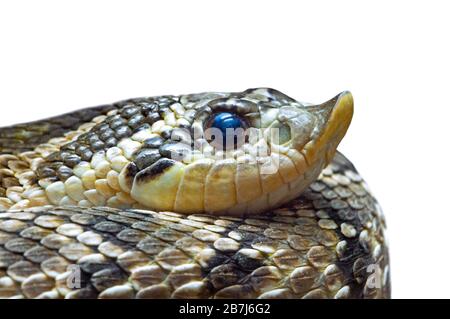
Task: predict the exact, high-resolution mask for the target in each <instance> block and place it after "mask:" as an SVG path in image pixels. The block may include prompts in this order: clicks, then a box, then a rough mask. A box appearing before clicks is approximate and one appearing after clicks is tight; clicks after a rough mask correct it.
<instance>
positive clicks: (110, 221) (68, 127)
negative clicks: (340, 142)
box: [0, 89, 390, 298]
mask: <svg viewBox="0 0 450 319" xmlns="http://www.w3.org/2000/svg"><path fill="white" fill-rule="evenodd" d="M224 97H226V98H229V97H233V98H237V99H241V98H242V99H244V100H245V99H249V100H251V101H253V102H254V103H256V105H257V106H258V108H259V112H260V115H261V114H263V113H264V112H266V110H270V109H271V108H274V107H275V108H276V107H279V106H280V105H286V104H292V105H297V106H298V105H300V104H298V103H297V102H296V101H294V100H293V99H291V98H289V97H287V96H286V95H284V94H282V93H281V92H278V91H276V90H272V89H249V90H247V91H244V92H240V93H204V94H194V95H185V96H180V97H175V96H160V97H154V98H153V97H151V98H139V99H131V100H127V101H122V102H118V103H114V104H111V105H104V106H100V107H95V108H90V109H84V110H81V111H77V112H73V113H70V114H65V115H61V116H58V117H54V118H50V119H46V120H42V121H38V122H34V123H28V124H21V125H15V126H12V127H7V128H0V298H389V297H390V278H389V273H390V270H389V257H388V249H387V243H386V241H385V236H384V232H385V221H384V217H383V215H382V212H381V209H380V207H379V205H378V204H377V202H376V200H375V199H374V198H373V196H372V195H371V193H370V192H369V190H368V188H367V185H366V184H365V183H364V181H363V180H362V178H361V177H360V176H359V174H358V173H357V171H356V170H355V168H354V167H353V165H352V164H351V163H350V162H349V161H348V160H347V159H346V158H345V157H344V156H343V155H341V154H340V153H337V154H336V155H335V156H334V159H333V160H332V162H331V164H330V165H328V167H326V168H325V169H324V170H323V171H322V173H321V174H320V176H319V177H318V179H317V180H316V181H315V182H313V183H312V184H311V185H309V187H308V188H307V189H306V190H305V191H304V192H303V193H302V195H300V196H299V197H297V198H295V199H294V200H291V201H289V202H288V203H285V204H283V205H282V206H281V207H279V208H278V209H275V210H270V211H266V212H265V213H262V214H257V215H252V216H246V217H231V216H229V215H227V216H222V215H219V216H217V215H215V216H208V215H201V214H192V215H182V214H178V213H175V212H154V211H149V210H143V209H142V207H140V205H139V204H138V203H136V202H135V201H133V200H132V199H131V198H130V196H128V195H127V194H125V193H124V192H123V191H120V187H118V186H117V185H116V184H117V179H118V177H117V176H118V175H119V173H118V171H120V169H121V167H123V165H125V164H127V163H129V162H133V163H134V164H133V163H131V164H130V165H131V167H133V165H135V166H136V167H137V168H139V169H145V168H147V167H149V166H151V165H156V164H154V163H155V161H156V162H157V161H159V160H166V159H164V158H165V157H167V155H166V153H167V149H166V147H167V146H170V145H171V144H172V142H173V141H172V140H171V139H172V138H173V136H174V135H173V134H171V131H172V133H173V131H175V130H178V129H179V128H190V127H191V125H192V123H193V120H192V119H193V118H194V117H195V116H196V115H198V112H194V113H193V112H190V110H189V107H190V105H195V104H196V103H200V104H201V103H202V102H204V101H207V100H209V99H215V98H219V99H222V98H224ZM241 107H245V104H242V105H241ZM185 111H186V112H185ZM189 112H190V113H189ZM200 113H201V112H200ZM174 114H181V115H180V116H179V117H178V118H177V121H176V123H175V122H174V116H173V115H174ZM161 121H165V122H166V124H167V125H164V126H158V125H157V124H158V123H161ZM172 122H173V124H170V123H172ZM347 124H348V123H347ZM154 126H158V127H159V128H160V130H159V131H158V136H157V137H156V138H155V137H151V138H148V135H146V134H147V133H145V132H146V131H148V130H149V128H150V127H151V128H152V130H153V128H154ZM143 133H145V134H143ZM142 135H144V136H147V138H146V139H142V141H141V140H140V139H139V138H141V137H142ZM175 135H176V134H175ZM136 136H137V139H135V140H138V141H140V143H141V144H142V145H140V144H139V143H136V142H134V141H130V138H131V137H136ZM176 136H178V137H181V138H183V135H182V134H181V135H176ZM124 139H125V140H129V142H127V143H125V145H123V147H122V150H118V149H117V147H116V146H118V145H119V146H120V142H121V141H123V140H124ZM136 144H138V146H139V145H140V146H139V147H137V146H136ZM133 147H137V148H136V149H135V150H134V151H133V152H132V153H131V151H129V149H130V148H131V149H132V148H133ZM111 149H113V150H115V151H114V152H112V151H111ZM180 150H181V149H180ZM127 151H129V153H130V154H129V155H128V156H127V155H126V153H127ZM99 152H100V153H101V152H107V155H108V154H109V152H110V153H112V154H109V155H111V156H110V157H109V156H107V158H106V159H105V158H104V156H103V159H102V160H101V161H98V159H96V156H97V155H98V153H99ZM96 154H97V155H96ZM121 154H123V155H125V156H127V158H125V157H124V156H122V155H121ZM161 157H162V158H161ZM89 161H90V164H89ZM94 162H97V163H101V164H102V165H100V164H99V165H94ZM86 165H87V166H89V165H91V166H89V168H90V169H88V170H87V171H85V170H84V169H85V167H86ZM117 167H119V169H117ZM93 168H95V171H94V170H93ZM114 169H116V171H115V172H114ZM80 172H81V173H80ZM318 172H319V171H317V173H318ZM129 173H130V174H132V173H133V171H132V170H130V172H129ZM77 174H78V175H79V178H80V180H82V182H83V183H84V186H85V187H86V189H85V188H83V187H81V189H83V191H86V192H85V193H84V195H83V193H80V192H77V191H75V190H74V189H73V188H74V185H75V186H77V184H76V183H70V184H71V188H69V187H66V188H64V187H62V185H65V186H67V184H69V181H75V182H78V183H79V182H80V180H79V179H77V178H75V176H74V175H77ZM81 175H82V176H81ZM315 176H317V175H315ZM110 177H111V178H110ZM125 181H126V179H125ZM63 183H66V184H63ZM88 184H91V187H87V186H86V185H88ZM119 186H120V185H119ZM50 189H51V190H50ZM78 190H79V189H78ZM64 192H66V193H64ZM109 193H111V194H110V197H111V196H112V197H111V198H110V199H109V200H108V201H106V199H105V198H107V195H108V194H109ZM75 195H76V196H75ZM162 195H163V194H162ZM74 198H75V199H76V198H78V203H79V205H76V206H74V205H73V203H77V202H76V201H74ZM55 203H59V204H55ZM95 203H98V204H97V205H96V204H95ZM50 204H53V205H50ZM62 204H64V205H62ZM69 204H71V205H69ZM105 204H106V205H105ZM83 206H85V207H83ZM105 206H110V207H105ZM125 206H127V207H125ZM113 207H116V208H113Z"/></svg>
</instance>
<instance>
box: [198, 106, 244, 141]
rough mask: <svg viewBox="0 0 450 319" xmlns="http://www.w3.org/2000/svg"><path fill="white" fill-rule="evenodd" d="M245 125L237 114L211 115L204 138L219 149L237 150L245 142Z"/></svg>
mask: <svg viewBox="0 0 450 319" xmlns="http://www.w3.org/2000/svg"><path fill="white" fill-rule="evenodd" d="M247 127H248V125H247V123H246V122H245V121H244V120H243V119H242V118H241V117H239V116H238V115H237V114H234V113H229V112H221V113H216V114H213V115H212V117H211V118H210V120H209V121H208V122H207V125H206V130H205V133H206V138H208V140H209V141H210V142H211V143H212V144H213V145H214V146H215V147H217V148H219V149H232V148H238V147H239V146H240V145H242V144H243V142H244V141H245V130H246V128H247Z"/></svg>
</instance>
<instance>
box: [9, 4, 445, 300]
mask: <svg viewBox="0 0 450 319" xmlns="http://www.w3.org/2000/svg"><path fill="white" fill-rule="evenodd" d="M449 9H450V8H449V6H448V5H446V3H445V1H423V2H417V1H380V0H378V1H373V2H371V3H369V2H363V1H310V2H308V3H301V2H300V1H273V2H268V1H262V0H258V1H232V0H227V1H222V2H219V1H168V0H165V1H159V2H150V1H121V2H119V1H111V0H109V1H80V0H79V1H76V2H72V4H69V3H68V2H64V3H63V2H62V1H45V0H41V1H20V0H16V1H10V2H8V4H6V1H5V2H2V3H1V4H0V101H1V102H0V110H1V112H0V114H1V115H0V125H2V126H3V125H8V124H14V123H17V122H24V121H28V120H35V119H39V118H43V117H46V116H50V115H56V114H59V113H62V112H67V111H70V110H73V109H77V108H80V107H86V106H95V105H99V104H103V103H108V102H114V101H117V100H121V99H125V98H130V97H138V96H148V95H160V94H166V93H168V94H181V93H192V92H199V91H209V90H213V91H214V90H215V91H240V90H243V89H246V88H248V87H257V86H269V87H273V88H276V89H278V90H281V91H283V92H284V93H286V94H288V95H290V96H292V97H294V98H297V99H299V100H304V101H310V102H322V101H325V100H327V99H329V98H331V97H333V96H334V95H336V94H337V93H338V92H340V91H342V90H350V91H352V93H353V94H354V98H355V116H354V119H353V123H352V125H351V128H350V130H349V132H348V133H347V136H346V137H345V139H344V141H343V142H342V144H341V147H340V150H341V151H343V152H344V153H345V154H346V155H347V156H348V157H349V158H350V159H351V160H352V161H353V162H354V163H355V165H356V166H357V168H358V169H359V170H360V172H361V173H362V175H363V176H364V177H365V179H366V180H367V182H368V183H369V185H370V186H371V189H372V190H373V192H374V193H375V195H376V196H377V197H378V199H379V201H380V203H381V205H382V207H384V211H385V214H386V216H387V221H388V234H389V240H390V247H391V248H390V249H391V259H392V283H393V296H394V297H396V298H410V297H450V291H449V290H448V287H449V285H450V276H449V275H448V272H447V268H448V265H449V262H450V257H449V255H450V251H449V236H450V209H449V207H450V173H449V172H450V168H449V163H448V161H449V155H450V152H449V142H448V140H449V138H450V134H449V116H450V102H449V82H450V62H449V60H450V45H449V43H450V42H449V30H450V19H449V17H448V14H449V12H450V11H449Z"/></svg>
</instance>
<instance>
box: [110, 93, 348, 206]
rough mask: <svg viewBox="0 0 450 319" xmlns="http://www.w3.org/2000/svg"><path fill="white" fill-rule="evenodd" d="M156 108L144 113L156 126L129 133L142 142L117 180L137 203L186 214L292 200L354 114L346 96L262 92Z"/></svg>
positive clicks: (205, 96) (202, 97)
mask: <svg viewBox="0 0 450 319" xmlns="http://www.w3.org/2000/svg"><path fill="white" fill-rule="evenodd" d="M162 105H165V104H164V101H163V100H155V101H154V105H153V110H152V111H151V112H150V113H149V114H147V115H146V116H154V117H158V118H159V120H158V121H156V122H155V123H153V124H152V126H151V127H148V128H146V129H144V130H141V131H139V132H134V135H139V136H138V138H136V137H134V141H136V140H137V141H140V143H141V144H140V147H138V149H137V150H136V151H135V152H134V153H133V158H132V161H131V162H130V163H129V164H128V165H127V166H126V167H124V169H123V170H122V172H121V173H120V176H119V181H120V185H121V187H122V189H123V190H124V192H126V193H129V194H130V195H131V197H132V198H133V199H134V200H135V201H137V202H138V203H139V204H140V205H142V206H144V207H146V208H149V209H153V210H157V211H174V212H179V213H185V214H192V213H209V214H220V215H244V214H258V213H261V212H264V211H267V210H268V209H272V208H276V207H278V206H280V205H282V204H283V203H285V202H287V201H289V200H291V199H293V198H295V197H297V196H298V195H299V194H301V192H302V191H303V190H304V189H305V188H306V187H308V185H309V184H310V183H312V182H313V181H314V180H315V179H316V178H317V177H318V175H319V174H320V172H321V170H322V169H323V168H324V167H325V166H326V165H327V164H328V163H329V162H330V161H331V160H332V158H333V156H334V154H335V152H336V148H337V146H338V144H339V142H340V141H341V140H342V138H343V137H344V135H345V133H346V131H347V128H348V127H349V125H350V121H351V118H352V114H353V99H352V96H351V94H350V93H349V92H342V93H340V94H339V95H337V96H336V97H334V98H333V99H331V100H329V101H327V102H325V103H323V104H319V105H312V104H307V103H301V102H298V101H296V100H294V99H292V98H290V97H289V96H287V95H285V94H283V93H281V92H279V91H276V90H273V89H268V88H258V89H249V90H246V91H244V92H239V93H202V94H191V95H184V96H180V97H178V98H177V99H176V101H174V102H172V103H169V105H166V106H164V107H163V106H162ZM152 114H153V115H152ZM124 147H126V146H124Z"/></svg>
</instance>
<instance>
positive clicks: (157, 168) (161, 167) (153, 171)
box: [136, 158, 175, 183]
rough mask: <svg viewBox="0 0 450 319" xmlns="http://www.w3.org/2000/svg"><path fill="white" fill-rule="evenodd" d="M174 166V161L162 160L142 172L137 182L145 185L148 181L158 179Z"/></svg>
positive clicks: (137, 177)
mask: <svg viewBox="0 0 450 319" xmlns="http://www.w3.org/2000/svg"><path fill="white" fill-rule="evenodd" d="M174 164H175V161H174V160H171V159H167V158H162V159H160V160H159V161H157V162H156V163H155V164H153V165H152V166H150V167H147V168H146V169H145V170H143V171H141V172H140V173H139V174H138V175H137V176H136V182H137V183H143V182H146V181H148V180H152V179H154V178H157V177H158V176H159V175H161V174H163V173H164V171H165V170H167V169H168V168H170V167H171V166H173V165H174Z"/></svg>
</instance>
